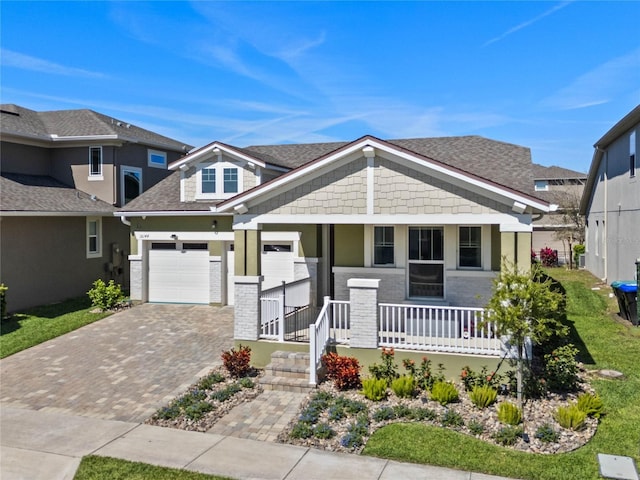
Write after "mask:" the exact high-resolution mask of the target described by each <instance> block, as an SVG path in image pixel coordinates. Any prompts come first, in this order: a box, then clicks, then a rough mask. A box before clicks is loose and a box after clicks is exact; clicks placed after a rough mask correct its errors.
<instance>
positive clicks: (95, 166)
mask: <svg viewBox="0 0 640 480" xmlns="http://www.w3.org/2000/svg"><path fill="white" fill-rule="evenodd" d="M89 176H90V177H102V147H89Z"/></svg>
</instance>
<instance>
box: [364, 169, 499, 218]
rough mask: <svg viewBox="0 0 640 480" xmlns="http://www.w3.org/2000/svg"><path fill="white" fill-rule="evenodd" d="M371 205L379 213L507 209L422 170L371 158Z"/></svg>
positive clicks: (476, 211)
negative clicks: (372, 199) (373, 174)
mask: <svg viewBox="0 0 640 480" xmlns="http://www.w3.org/2000/svg"><path fill="white" fill-rule="evenodd" d="M375 163H376V168H375V195H374V198H375V207H374V212H375V213H376V214H380V215H399V214H459V213H470V214H478V215H480V214H484V213H504V212H507V213H508V210H509V209H508V207H506V206H504V205H501V204H499V203H498V202H496V201H494V200H490V199H487V198H486V197H483V196H481V195H478V194H476V193H473V192H469V191H468V190H464V189H462V188H460V187H456V186H454V185H451V184H449V183H446V182H443V181H441V180H439V179H437V178H434V177H432V176H430V175H427V174H425V173H422V172H419V171H416V170H414V169H411V168H409V167H406V166H403V165H400V164H398V163H395V162H392V161H389V160H387V159H384V158H379V157H378V158H376V160H375Z"/></svg>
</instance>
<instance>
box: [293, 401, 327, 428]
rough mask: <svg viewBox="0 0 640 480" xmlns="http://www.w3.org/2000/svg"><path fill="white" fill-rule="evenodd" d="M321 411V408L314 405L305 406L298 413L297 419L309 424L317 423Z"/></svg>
mask: <svg viewBox="0 0 640 480" xmlns="http://www.w3.org/2000/svg"><path fill="white" fill-rule="evenodd" d="M321 412H322V410H321V409H319V408H317V407H315V406H312V405H310V406H307V408H305V409H304V410H303V411H302V413H301V414H300V417H299V418H298V420H299V421H300V422H301V423H308V424H309V425H311V424H314V423H317V422H318V419H319V418H320V413H321Z"/></svg>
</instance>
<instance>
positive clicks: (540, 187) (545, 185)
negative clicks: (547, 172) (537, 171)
mask: <svg viewBox="0 0 640 480" xmlns="http://www.w3.org/2000/svg"><path fill="white" fill-rule="evenodd" d="M535 190H536V192H546V191H547V190H549V182H548V181H547V180H536V183H535Z"/></svg>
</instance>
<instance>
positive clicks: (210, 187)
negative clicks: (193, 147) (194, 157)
mask: <svg viewBox="0 0 640 480" xmlns="http://www.w3.org/2000/svg"><path fill="white" fill-rule="evenodd" d="M201 187H202V193H216V169H215V168H203V169H202V177H201Z"/></svg>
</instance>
